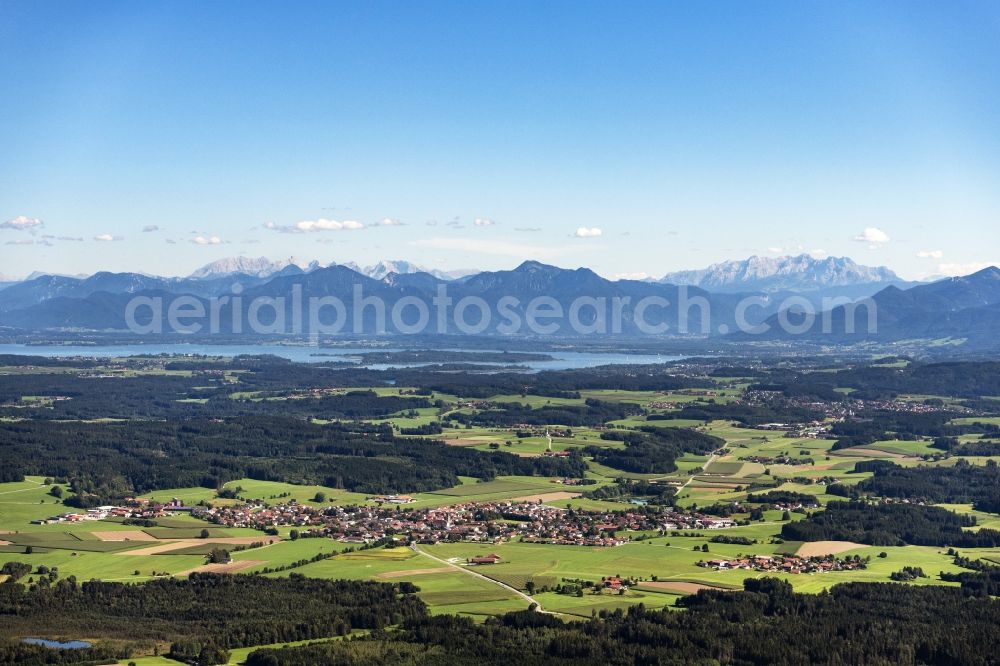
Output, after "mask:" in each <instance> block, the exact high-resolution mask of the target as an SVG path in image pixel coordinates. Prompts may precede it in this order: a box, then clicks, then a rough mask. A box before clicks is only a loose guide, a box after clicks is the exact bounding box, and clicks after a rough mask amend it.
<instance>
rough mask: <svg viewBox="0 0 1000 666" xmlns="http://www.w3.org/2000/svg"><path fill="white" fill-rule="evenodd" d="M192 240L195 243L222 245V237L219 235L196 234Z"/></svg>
mask: <svg viewBox="0 0 1000 666" xmlns="http://www.w3.org/2000/svg"><path fill="white" fill-rule="evenodd" d="M191 242H192V243H194V244H195V245H222V239H221V238H219V237H218V236H207V237H206V236H195V237H194V238H192V239H191Z"/></svg>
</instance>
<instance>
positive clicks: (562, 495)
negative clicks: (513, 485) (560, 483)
mask: <svg viewBox="0 0 1000 666" xmlns="http://www.w3.org/2000/svg"><path fill="white" fill-rule="evenodd" d="M582 494H583V493H571V492H569V491H566V490H557V491H553V492H551V493H540V494H538V495H525V496H524V497H515V498H514V499H512V500H510V501H511V502H557V501H559V500H568V499H573V498H574V497H579V496H580V495H582Z"/></svg>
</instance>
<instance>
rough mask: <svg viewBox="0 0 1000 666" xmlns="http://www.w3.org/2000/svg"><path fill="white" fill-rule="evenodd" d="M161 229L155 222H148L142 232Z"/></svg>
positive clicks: (146, 232)
mask: <svg viewBox="0 0 1000 666" xmlns="http://www.w3.org/2000/svg"><path fill="white" fill-rule="evenodd" d="M159 230H160V228H159V227H158V226H156V225H155V224H147V225H146V226H144V227H143V228H142V233H144V234H148V233H149V232H151V231H159Z"/></svg>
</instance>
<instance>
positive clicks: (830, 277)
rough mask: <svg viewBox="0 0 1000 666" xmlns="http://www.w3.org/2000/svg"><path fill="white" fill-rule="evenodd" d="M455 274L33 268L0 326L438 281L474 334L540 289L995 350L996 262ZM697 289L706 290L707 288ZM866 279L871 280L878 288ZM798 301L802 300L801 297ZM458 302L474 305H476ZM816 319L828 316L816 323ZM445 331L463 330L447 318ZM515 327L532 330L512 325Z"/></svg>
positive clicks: (637, 328) (696, 323) (628, 317)
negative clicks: (942, 267)
mask: <svg viewBox="0 0 1000 666" xmlns="http://www.w3.org/2000/svg"><path fill="white" fill-rule="evenodd" d="M454 277H455V276H454V275H453V274H449V275H447V277H444V276H442V275H441V274H437V275H435V274H432V273H430V272H426V271H421V270H420V269H419V267H418V266H415V265H413V264H410V263H409V262H380V263H379V264H376V265H374V266H369V267H366V268H363V269H362V268H358V267H356V266H352V265H349V264H334V265H330V266H325V267H320V266H318V265H316V264H315V263H314V262H310V263H307V264H305V265H304V266H303V264H302V263H301V262H298V261H296V260H294V259H291V258H290V259H287V260H282V261H276V262H270V261H269V260H266V259H237V260H225V261H221V262H214V263H212V264H209V265H208V266H205V267H203V268H201V269H199V270H198V271H195V273H193V274H192V275H191V276H189V277H185V278H163V277H156V276H149V275H143V274H139V273H110V272H100V273H95V274H94V275H91V276H89V277H85V278H78V277H66V276H56V275H42V276H39V277H36V278H34V279H31V280H25V281H22V282H18V283H14V284H10V285H8V286H6V287H5V288H3V289H0V328H5V329H7V330H11V329H13V330H19V331H40V330H66V329H77V330H111V331H121V330H125V329H126V325H125V311H126V306H127V304H128V303H129V301H130V300H131V299H132V298H133V297H134V296H137V295H142V296H158V297H162V298H163V299H164V301H165V302H166V303H169V302H171V301H172V300H173V299H176V298H177V297H179V296H181V295H184V296H189V297H192V298H194V299H196V300H197V301H199V302H201V303H202V305H203V306H204V307H205V309H206V310H209V308H210V302H209V299H211V298H212V297H218V296H232V295H233V293H232V290H233V286H234V284H236V283H239V285H240V291H241V292H242V294H241V295H242V297H243V301H244V303H249V302H250V301H251V300H252V299H255V298H257V297H266V298H276V297H284V298H285V300H286V303H290V302H291V300H292V299H293V298H294V295H295V294H296V293H298V294H300V295H301V298H302V299H309V298H313V297H316V298H322V297H329V296H335V297H337V298H338V299H340V300H341V302H343V303H344V305H345V306H346V311H347V312H348V313H352V312H354V311H355V307H354V306H355V303H354V298H355V293H354V289H355V287H356V286H360V287H361V289H362V290H363V296H364V297H371V296H374V297H377V298H379V299H381V300H382V302H384V303H385V304H386V307H387V308H388V309H389V310H391V308H392V307H393V306H394V305H396V304H397V303H403V302H405V301H404V299H406V300H410V301H412V299H413V298H416V299H418V300H420V301H422V302H424V303H426V304H431V303H432V302H433V299H434V297H435V295H436V294H437V292H438V290H439V288H441V287H442V286H445V287H447V292H448V296H449V297H450V298H451V299H452V304H453V305H454V304H456V303H460V302H463V299H466V300H468V299H470V298H472V299H476V298H478V299H482V301H484V302H486V303H488V304H491V306H492V307H494V311H493V312H494V316H493V318H492V320H491V321H489V322H488V323H487V324H485V325H484V327H483V328H482V329H481V331H480V332H483V333H507V332H508V331H505V330H504V328H503V326H502V324H503V323H504V321H503V320H502V318H501V317H499V316H497V313H498V312H499V306H498V304H499V303H500V302H501V299H503V298H505V297H506V298H508V299H513V301H515V303H514V304H513V305H512V306H511V307H510V308H508V312H509V313H511V314H512V315H514V316H516V317H517V318H519V319H522V320H523V319H524V318H525V315H526V308H527V305H528V303H529V302H530V301H531V300H532V299H535V298H536V297H538V296H546V297H549V299H550V301H551V303H553V304H555V305H556V306H558V307H559V308H561V309H562V310H563V312H564V313H566V312H569V311H570V308H571V305H572V304H573V303H574V301H575V300H576V299H578V298H579V297H581V296H583V297H588V298H589V299H590V300H591V302H592V303H613V302H619V303H622V304H623V305H622V312H621V314H622V317H621V322H622V323H621V330H620V332H621V334H623V335H641V334H642V335H645V334H649V329H648V328H647V329H644V328H643V327H642V326H641V325H640V320H639V317H638V313H637V310H636V306H637V305H638V304H639V303H640V302H642V301H643V299H646V300H650V299H653V301H654V307H651V308H648V311H647V312H646V322H647V323H651V324H654V325H655V324H666V325H667V327H668V329H667V331H666V332H664V333H660V334H662V335H684V336H687V337H690V338H704V337H715V338H718V339H720V340H728V341H731V342H739V341H741V340H749V339H754V340H770V341H784V340H793V339H800V340H801V339H806V340H812V341H816V342H822V343H855V342H864V341H878V342H895V341H901V340H912V339H926V340H935V341H937V342H936V343H935V344H942V343H943V342H948V343H950V344H958V343H961V344H963V345H965V346H966V348H968V349H984V348H996V349H1000V336H997V335H996V333H995V332H996V331H997V330H1000V269H997V268H988V269H985V270H983V271H979V272H977V273H974V274H972V275H968V276H965V277H960V278H947V279H944V280H940V281H937V282H933V283H926V284H917V285H912V284H910V283H906V282H904V281H902V280H899V279H898V277H896V276H895V274H894V273H892V271H889V270H888V269H884V268H868V267H864V266H859V265H857V264H855V263H854V262H852V261H850V260H845V259H824V260H815V259H812V258H804V257H790V258H783V259H778V260H764V261H761V260H756V259H754V258H751V259H749V260H747V261H746V262H730V263H727V264H720V265H718V266H716V267H712V268H710V269H706V270H705V271H695V272H687V273H684V274H671V275H670V276H668V277H670V278H671V279H674V280H676V281H678V282H697V283H698V284H697V285H688V284H674V283H671V282H664V281H658V282H652V281H637V280H608V279H606V278H603V277H601V276H600V275H598V274H596V273H595V272H593V271H592V270H590V269H587V268H577V269H564V268H558V267H555V266H549V265H546V264H542V263H539V262H535V261H527V262H524V263H523V264H521V265H520V266H518V267H517V268H515V269H513V270H507V271H483V272H479V273H475V274H472V275H468V276H464V277H460V278H458V279H454ZM703 285H717V286H716V287H713V288H711V289H709V288H706V287H705V286H703ZM738 285H755V286H757V287H758V289H755V290H750V289H745V290H742V291H741V290H739V289H738ZM874 285H881V286H880V287H878V288H876V287H874ZM868 289H877V290H876V291H875V293H874V294H873V295H871V296H870V298H868V299H867V300H862V301H859V302H858V303H859V304H856V305H848V306H843V305H839V306H838V307H832V305H833V304H834V302H831V301H828V300H826V299H828V298H830V296H829V294H831V293H832V294H834V295H836V296H838V297H839V298H840V299H841V300H839V301H836V303H838V304H839V303H844V302H848V301H850V300H852V299H851V293H852V291H853V292H855V293H856V292H858V291H860V292H861V293H862V296H865V297H868V296H869V294H866V293H864V291H866V290H868ZM799 290H800V291H799ZM790 295H801V296H804V297H805V299H806V300H807V301H809V302H810V303H812V304H813V305H814V307H815V308H816V309H817V310H820V311H823V310H825V313H824V314H822V315H820V316H819V317H818V318H817V321H816V322H815V323H814V324H813V325H805V326H803V327H802V328H803V329H804V332H800V333H797V334H794V335H792V334H789V333H787V332H786V331H785V330H783V328H782V326H781V325H780V324H781V322H782V320H783V319H787V320H789V321H791V322H793V323H795V322H803V317H802V314H801V313H800V312H798V310H797V308H798V305H796V307H792V308H790V309H789V310H788V311H786V312H785V313H783V314H782V313H781V309H782V308H783V307H785V299H786V298H787V297H788V296H790ZM748 296H753V297H754V301H753V304H752V306H751V307H750V308H745V307H744V308H741V307H740V306H741V304H745V303H746V302H747V301H745V300H744V299H745V298H746V297H748ZM801 301H802V299H801V298H800V299H799V302H800V304H801ZM828 303H829V304H828ZM286 307H287V308H288V309H287V312H285V313H284V314H285V315H286V316H287V318H288V319H289V320H290V319H291V316H292V315H293V314H294V311H293V310H292V307H291V306H290V305H288V306H286ZM221 308H222V309H221V311H220V318H221V320H222V322H223V329H224V330H223V331H222V332H227V333H235V332H238V331H240V330H243V331H248V330H251V329H250V328H249V327H248V326H247V323H248V321H249V320H248V314H247V313H246V312H238V313H233V312H232V310H231V309H230V308H231V306H230V305H223V306H221ZM852 308H853V309H854V310H855V311H856V312H857V313H859V316H857V317H855V321H856V322H860V323H858V325H857V326H856V327H855V329H854V330H851V329H850V327H849V326H848V325H847V323H848V321H849V320H850V314H851V310H852ZM868 308H873V309H874V311H875V312H877V314H876V315H875V316H876V319H875V323H876V324H877V326H876V327H875V328H876V329H877V330H874V331H869V330H868V326H867V319H864V316H863V315H864V314H865V313H866V312H867V309H868ZM469 310H470V312H473V313H474V312H475V311H476V308H470V309H469ZM650 313H652V317H650V316H649V314H650ZM684 315H687V328H686V330H680V329H681V323H682V322H683V321H684ZM779 315H780V317H779ZM576 316H577V317H578V319H579V321H580V322H581V323H583V324H585V325H591V324H597V323H598V318H597V317H596V315H595V314H594V308H593V307H590V306H588V307H584V308H582V309H580V310H578V311H577V313H576ZM741 318H742V319H743V320H745V321H744V323H745V324H749V325H751V326H754V325H757V324H761V323H763V324H767V325H768V328H769V329H770V330H769V331H768V332H767V333H765V334H761V335H755V336H748V335H746V334H743V333H731V332H732V331H737V330H738V329H739V326H738V323H740V320H741ZM466 319H471V321H473V322H475V321H478V316H477V315H476V314H471V315H469V316H467V317H466ZM560 321H561V322H562V325H563V327H561V328H560V329H559V330H558V331H557V332H556V334H559V335H578V334H579V331H575V330H572V329H570V328H566V327H565V323H566V319H565V317H564V318H563V319H562V320H560ZM234 322H235V323H234ZM821 322H825V324H826V330H825V331H824V328H823V326H822V325H821ZM380 331H385V332H387V333H389V334H391V333H394V332H397V333H398V332H401V329H399V328H397V327H396V326H395V325H394V324H393V323H392V322H388V323H385V322H380V321H379V320H378V317H376V316H375V313H374V312H370V311H365V313H364V317H363V322H362V326H361V328H360V329H356V328H352V329H349V330H347V331H345V332H351V333H364V334H369V333H375V332H380ZM433 332H437V331H433ZM445 332H447V333H449V334H458V333H463V332H466V331H463V330H461V329H460V327H457V325H455V324H454V322H453V321H449V323H448V328H447V330H446V331H445ZM517 332H518V333H519V334H524V335H535V334H537V332H536V331H531V330H526V329H524V328H523V327H522V328H521V329H518V331H517ZM607 332H608V333H609V334H610V333H614V332H615V331H613V330H609V331H607ZM546 333H550V331H547V332H546ZM598 334H600V333H598Z"/></svg>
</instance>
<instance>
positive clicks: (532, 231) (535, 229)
mask: <svg viewBox="0 0 1000 666" xmlns="http://www.w3.org/2000/svg"><path fill="white" fill-rule="evenodd" d="M541 230H542V228H541V227H514V231H522V232H525V233H534V232H536V231H541Z"/></svg>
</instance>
